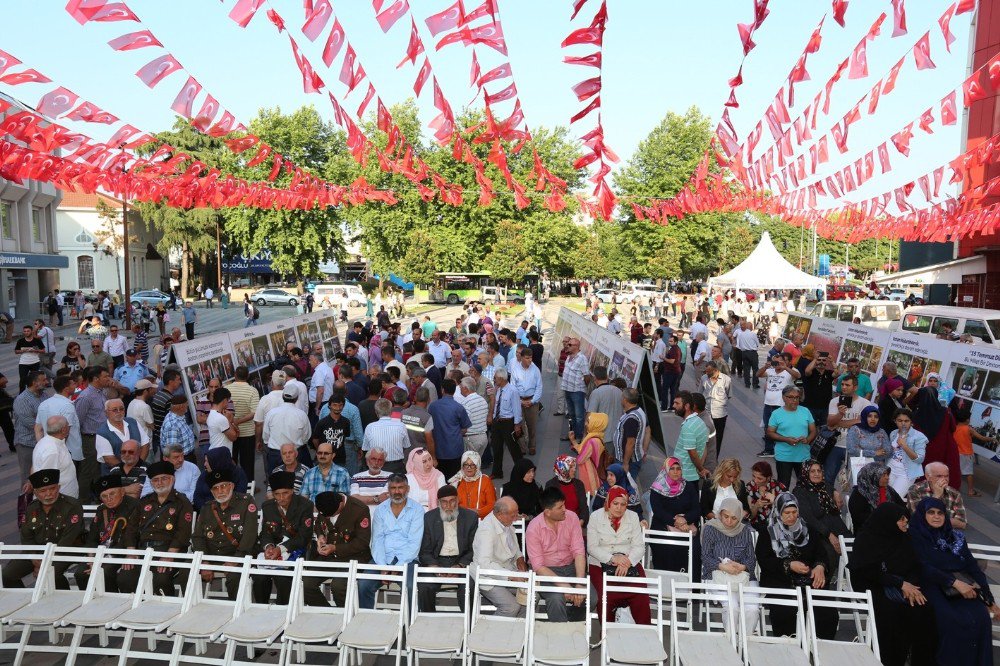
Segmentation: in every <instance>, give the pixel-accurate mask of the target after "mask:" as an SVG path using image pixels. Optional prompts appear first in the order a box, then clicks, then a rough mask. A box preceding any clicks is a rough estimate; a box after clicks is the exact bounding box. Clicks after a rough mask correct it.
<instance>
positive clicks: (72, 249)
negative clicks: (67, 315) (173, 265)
mask: <svg viewBox="0 0 1000 666" xmlns="http://www.w3.org/2000/svg"><path fill="white" fill-rule="evenodd" d="M98 201H104V202H105V203H106V204H108V205H109V206H111V207H112V208H114V209H115V210H116V211H118V214H119V220H120V219H121V210H122V202H121V200H120V199H117V198H115V197H112V196H109V195H105V194H85V193H83V192H63V198H62V201H61V202H60V204H59V207H58V208H57V209H56V232H57V233H58V235H59V249H60V251H61V253H62V254H63V255H65V257H66V259H67V263H68V265H67V266H66V267H65V268H63V269H61V270H60V271H59V288H60V289H73V290H77V289H79V290H82V291H83V292H84V293H87V292H90V291H101V290H105V289H106V290H108V291H109V292H112V293H113V292H114V291H115V290H116V289H119V290H121V291H122V293H124V291H125V258H124V252H122V251H120V250H118V251H115V249H114V248H113V247H111V243H110V241H108V242H102V241H101V238H102V231H104V230H107V228H108V223H107V222H106V221H104V220H102V219H101V218H100V216H98V214H97V202H98ZM128 221H129V238H130V239H131V243H130V244H129V255H130V256H129V265H130V269H131V273H130V276H129V277H130V282H131V287H132V291H139V290H143V289H163V290H166V289H167V288H168V287H169V285H170V266H169V264H168V262H167V260H166V258H165V257H163V256H161V255H160V254H159V252H157V250H156V244H157V243H158V242H159V241H160V238H161V235H160V233H159V232H154V231H151V230H150V229H148V228H147V226H146V223H145V222H144V221H143V220H142V217H141V216H140V215H139V212H138V211H137V210H133V209H132V208H131V207H130V208H129V210H128ZM114 233H115V235H116V236H117V237H118V238H119V239H120V238H121V234H122V225H121V223H120V222H119V223H118V224H115V225H114Z"/></svg>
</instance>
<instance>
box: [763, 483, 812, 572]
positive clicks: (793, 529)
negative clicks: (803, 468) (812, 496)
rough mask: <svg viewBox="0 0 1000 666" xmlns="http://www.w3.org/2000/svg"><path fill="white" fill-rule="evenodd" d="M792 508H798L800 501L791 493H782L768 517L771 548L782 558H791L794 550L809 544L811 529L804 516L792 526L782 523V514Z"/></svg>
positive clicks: (797, 519) (776, 499)
mask: <svg viewBox="0 0 1000 666" xmlns="http://www.w3.org/2000/svg"><path fill="white" fill-rule="evenodd" d="M790 506H794V507H795V508H798V506H799V501H798V500H797V499H795V495H793V494H791V493H781V494H780V495H778V496H777V497H776V498H775V500H774V511H772V512H771V515H770V516H769V517H768V521H767V533H768V535H769V536H770V537H771V548H773V549H774V554H775V555H777V556H778V557H780V558H787V557H791V555H792V552H791V549H792V548H801V547H803V546H805V545H807V544H808V543H809V529H808V528H807V527H806V524H805V522H803V520H802V516H799V517H798V518H796V519H795V523H794V524H792V525H791V526H789V525H785V523H783V522H782V521H781V512H782V511H784V510H785V509H787V508H788V507H790Z"/></svg>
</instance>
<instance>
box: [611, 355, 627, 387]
mask: <svg viewBox="0 0 1000 666" xmlns="http://www.w3.org/2000/svg"><path fill="white" fill-rule="evenodd" d="M624 365H625V354H623V353H621V352H615V353H614V355H613V356H612V357H611V365H609V366H608V379H609V380H611V379H615V378H617V377H624V376H625V368H624Z"/></svg>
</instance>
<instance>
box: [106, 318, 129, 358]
mask: <svg viewBox="0 0 1000 666" xmlns="http://www.w3.org/2000/svg"><path fill="white" fill-rule="evenodd" d="M108 330H109V331H110V335H108V337H106V338H104V352H105V353H106V354H107V355H108V356H110V357H111V360H112V361H114V364H115V369H118V368H120V367H121V366H123V365H125V352H126V351H127V350H128V338H126V337H125V336H124V335H119V334H118V326H117V325H116V324H111V327H110V328H109V329H108Z"/></svg>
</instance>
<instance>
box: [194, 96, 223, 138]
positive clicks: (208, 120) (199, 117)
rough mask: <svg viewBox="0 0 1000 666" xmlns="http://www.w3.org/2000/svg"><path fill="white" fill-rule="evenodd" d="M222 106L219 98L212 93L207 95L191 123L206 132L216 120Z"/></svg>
mask: <svg viewBox="0 0 1000 666" xmlns="http://www.w3.org/2000/svg"><path fill="white" fill-rule="evenodd" d="M220 108H221V107H220V105H219V102H218V100H216V99H215V98H214V97H212V96H211V95H208V96H206V97H205V101H203V102H202V103H201V108H200V109H198V113H196V114H195V116H194V118H193V119H192V120H191V123H192V124H193V125H194V126H195V127H197V128H198V129H199V130H200V131H202V132H204V131H205V130H206V128H208V126H209V125H211V124H212V121H213V120H215V116H216V114H218V113H219V109H220Z"/></svg>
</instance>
